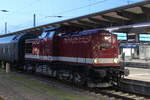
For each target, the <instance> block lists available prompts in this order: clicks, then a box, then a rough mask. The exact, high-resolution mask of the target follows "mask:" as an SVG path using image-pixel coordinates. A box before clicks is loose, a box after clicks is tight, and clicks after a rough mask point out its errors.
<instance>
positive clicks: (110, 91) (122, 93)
mask: <svg viewBox="0 0 150 100" xmlns="http://www.w3.org/2000/svg"><path fill="white" fill-rule="evenodd" d="M25 74H26V73H25ZM26 75H27V74H26ZM28 75H29V74H28ZM30 75H31V74H30ZM32 76H33V77H35V78H36V79H38V80H40V81H44V82H46V83H47V84H49V83H51V82H54V84H55V83H56V84H60V85H63V86H64V87H69V88H70V87H71V88H72V87H73V88H74V89H75V90H77V91H80V92H85V93H88V94H91V95H93V96H96V97H98V96H99V95H103V96H106V97H107V98H110V100H117V99H119V100H150V94H149V93H148V92H150V88H149V86H150V85H148V84H147V85H143V84H142V83H141V84H139V83H137V82H136V83H134V81H133V80H127V79H125V80H122V81H121V84H120V86H119V87H117V88H116V87H111V88H101V89H99V88H92V89H91V88H90V89H89V88H86V87H79V86H74V85H72V84H70V83H68V82H67V83H66V82H65V81H61V80H56V79H55V78H49V77H45V76H43V75H38V76H37V75H32ZM143 87H145V88H146V89H148V88H149V90H145V92H142V91H141V92H137V90H141V88H143ZM134 88H136V89H135V91H133V90H134ZM146 92H147V93H146ZM144 93H146V94H144Z"/></svg>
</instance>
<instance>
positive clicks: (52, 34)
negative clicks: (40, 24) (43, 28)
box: [46, 31, 55, 38]
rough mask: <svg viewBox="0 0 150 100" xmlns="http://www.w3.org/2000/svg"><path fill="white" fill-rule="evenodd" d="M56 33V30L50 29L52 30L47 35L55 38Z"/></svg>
mask: <svg viewBox="0 0 150 100" xmlns="http://www.w3.org/2000/svg"><path fill="white" fill-rule="evenodd" d="M54 35H55V31H50V32H48V33H47V35H46V37H48V38H53V37H54Z"/></svg>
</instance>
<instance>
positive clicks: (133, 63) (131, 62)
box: [121, 59, 150, 69]
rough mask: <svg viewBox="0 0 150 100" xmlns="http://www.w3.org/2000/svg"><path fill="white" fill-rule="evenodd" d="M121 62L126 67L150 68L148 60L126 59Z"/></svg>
mask: <svg viewBox="0 0 150 100" xmlns="http://www.w3.org/2000/svg"><path fill="white" fill-rule="evenodd" d="M121 63H122V64H124V66H128V67H134V68H145V69H150V60H142V59H127V60H125V61H124V62H123V61H121Z"/></svg>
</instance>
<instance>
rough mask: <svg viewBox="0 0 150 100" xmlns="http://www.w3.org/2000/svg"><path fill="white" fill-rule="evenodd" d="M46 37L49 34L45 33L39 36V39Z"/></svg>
mask: <svg viewBox="0 0 150 100" xmlns="http://www.w3.org/2000/svg"><path fill="white" fill-rule="evenodd" d="M46 35H47V32H43V33H42V34H41V35H40V36H39V38H45V37H46Z"/></svg>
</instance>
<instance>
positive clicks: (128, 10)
mask: <svg viewBox="0 0 150 100" xmlns="http://www.w3.org/2000/svg"><path fill="white" fill-rule="evenodd" d="M147 22H150V1H149V0H146V1H143V2H139V3H134V4H130V5H126V6H121V7H118V8H113V9H110V10H106V11H101V12H97V13H94V14H89V15H85V16H80V17H77V18H72V19H68V20H63V21H59V22H54V23H49V24H46V25H41V26H37V27H34V28H29V29H24V30H20V31H17V32H13V33H9V34H18V33H22V32H33V31H38V30H43V29H44V28H46V27H55V26H75V27H80V28H82V29H95V28H106V27H117V26H123V27H120V28H119V29H117V31H119V32H127V31H129V30H131V28H133V26H132V27H131V26H128V25H132V24H140V23H147ZM124 26H125V27H124ZM149 26H150V25H148V27H147V26H146V27H145V28H146V29H149ZM134 28H135V29H136V28H138V29H140V28H139V27H134ZM141 29H143V28H141ZM136 30H137V29H136ZM132 31H133V30H132ZM2 36H4V35H2Z"/></svg>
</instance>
